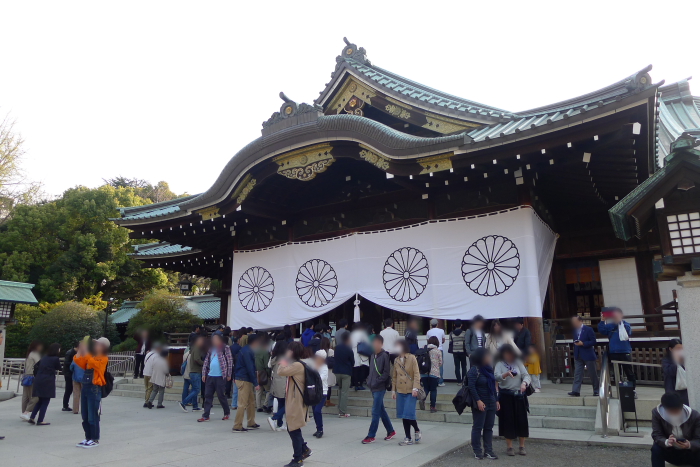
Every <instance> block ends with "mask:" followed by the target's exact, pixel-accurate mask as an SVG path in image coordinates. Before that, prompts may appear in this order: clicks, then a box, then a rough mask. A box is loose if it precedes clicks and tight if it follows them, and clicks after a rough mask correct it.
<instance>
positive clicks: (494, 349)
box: [484, 330, 520, 361]
mask: <svg viewBox="0 0 700 467" xmlns="http://www.w3.org/2000/svg"><path fill="white" fill-rule="evenodd" d="M494 337H495V336H494ZM505 344H510V345H511V346H512V347H513V350H515V355H516V356H520V349H519V348H518V346H517V345H515V341H513V334H511V333H510V332H508V331H505V330H504V331H502V332H501V335H500V336H498V337H495V338H493V339H492V338H491V334H489V335H488V336H486V343H485V344H484V347H486V350H488V351H489V353H490V354H491V356H492V357H493V359H494V361H496V360H498V351H499V350H500V349H501V347H503V346H504V345H505Z"/></svg>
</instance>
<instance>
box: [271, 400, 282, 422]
mask: <svg viewBox="0 0 700 467" xmlns="http://www.w3.org/2000/svg"><path fill="white" fill-rule="evenodd" d="M284 400H285V399H284V397H282V398H280V397H278V398H277V412H276V413H275V414H274V415H273V416H272V419H273V420H275V421H276V422H277V426H280V427H281V426H282V424H283V422H282V421H283V420H284V412H285V410H284Z"/></svg>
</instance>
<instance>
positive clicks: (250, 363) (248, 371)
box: [233, 334, 260, 433]
mask: <svg viewBox="0 0 700 467" xmlns="http://www.w3.org/2000/svg"><path fill="white" fill-rule="evenodd" d="M257 337H258V336H257V334H251V335H249V336H248V344H247V345H245V346H244V347H243V348H241V350H239V351H238V355H237V357H236V366H235V368H234V371H233V379H234V380H235V381H236V387H238V410H237V411H236V420H235V422H234V424H233V432H234V433H245V432H246V431H248V430H255V429H258V428H260V425H258V424H257V423H255V391H254V390H253V389H255V390H259V389H260V386H258V377H257V374H256V372H255V350H256V349H257V348H258V345H259V342H258V339H257ZM244 412H248V429H245V428H243V414H244Z"/></svg>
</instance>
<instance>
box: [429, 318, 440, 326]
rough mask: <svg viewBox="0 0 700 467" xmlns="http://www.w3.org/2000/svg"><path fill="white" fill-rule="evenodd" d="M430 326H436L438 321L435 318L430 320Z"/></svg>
mask: <svg viewBox="0 0 700 467" xmlns="http://www.w3.org/2000/svg"><path fill="white" fill-rule="evenodd" d="M430 325H431V326H437V325H438V320H437V319H435V318H433V319H431V320H430Z"/></svg>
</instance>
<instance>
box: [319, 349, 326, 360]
mask: <svg viewBox="0 0 700 467" xmlns="http://www.w3.org/2000/svg"><path fill="white" fill-rule="evenodd" d="M316 356H317V357H321V358H326V357H328V354H327V353H326V351H325V350H323V349H321V350H317V351H316Z"/></svg>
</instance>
